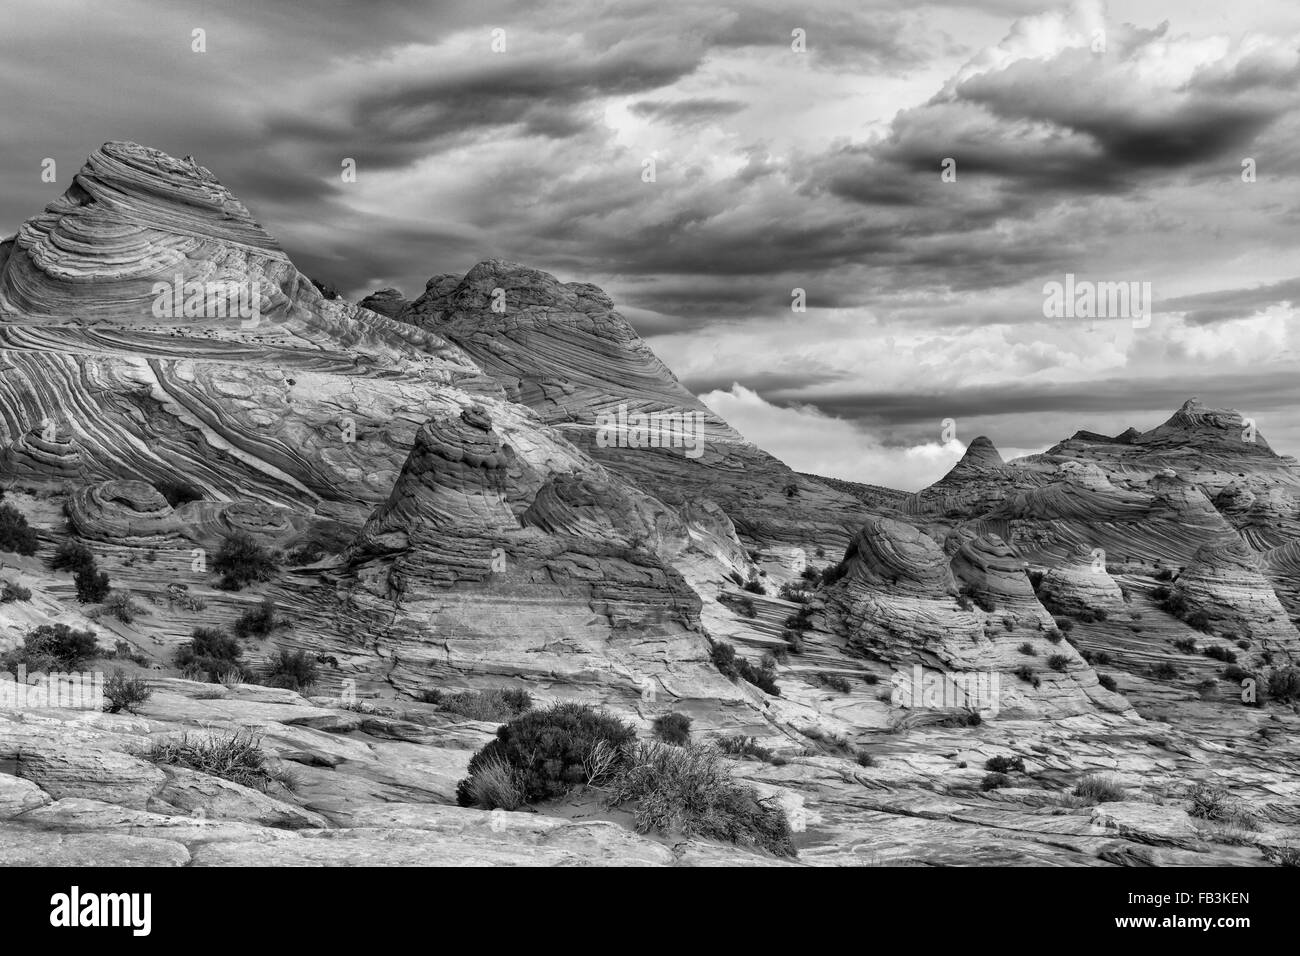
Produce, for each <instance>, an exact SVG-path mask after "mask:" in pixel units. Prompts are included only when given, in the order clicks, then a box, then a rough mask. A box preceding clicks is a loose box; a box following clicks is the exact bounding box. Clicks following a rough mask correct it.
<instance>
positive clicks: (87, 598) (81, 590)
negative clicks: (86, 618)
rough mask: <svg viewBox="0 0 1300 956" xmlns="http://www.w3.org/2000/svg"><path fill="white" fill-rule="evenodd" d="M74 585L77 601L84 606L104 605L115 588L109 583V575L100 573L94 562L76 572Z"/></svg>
mask: <svg viewBox="0 0 1300 956" xmlns="http://www.w3.org/2000/svg"><path fill="white" fill-rule="evenodd" d="M72 583H73V586H74V587H75V588H76V589H77V600H78V601H80V602H81V603H82V604H102V603H104V602H105V601H106V600H108V595H109V592H110V591H111V590H112V588H113V586H112V584H110V583H109V580H108V574H107V573H106V572H104V571H100V570H99V569H98V568H97V567H96V566H95V562H94V561H91V562H90V564H88V565H83V566H82V567H80V568H78V569H77V570H76V571H74V572H73V573H72Z"/></svg>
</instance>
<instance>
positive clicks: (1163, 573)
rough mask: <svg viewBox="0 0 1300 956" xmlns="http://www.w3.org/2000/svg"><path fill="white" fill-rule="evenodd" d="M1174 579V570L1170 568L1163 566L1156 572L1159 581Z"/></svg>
mask: <svg viewBox="0 0 1300 956" xmlns="http://www.w3.org/2000/svg"><path fill="white" fill-rule="evenodd" d="M1173 579H1174V572H1173V571H1172V570H1170V569H1169V568H1161V569H1160V570H1159V571H1157V572H1156V580H1157V581H1172V580H1173Z"/></svg>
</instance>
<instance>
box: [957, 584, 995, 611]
mask: <svg viewBox="0 0 1300 956" xmlns="http://www.w3.org/2000/svg"><path fill="white" fill-rule="evenodd" d="M957 595H958V597H964V598H966V599H967V600H969V601H971V602H972V603H974V604H975V606H976V607H978V608H979V609H980V610H981V611H984V612H986V613H987V612H992V611H996V610H997V608H998V606H997V603H996V602H995V601H994V600H993V598H992V596H990V595H988V594H986V593H984V592H983V591H980V590H978V589H977V588H974V587H972V586H971V585H969V584H963V585H962V586H961V587H960V588H959V589H958V591H957ZM963 610H967V609H966V608H963Z"/></svg>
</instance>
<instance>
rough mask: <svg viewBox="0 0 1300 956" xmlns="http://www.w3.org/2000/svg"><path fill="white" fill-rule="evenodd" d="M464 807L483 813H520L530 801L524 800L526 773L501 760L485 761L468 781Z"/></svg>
mask: <svg viewBox="0 0 1300 956" xmlns="http://www.w3.org/2000/svg"><path fill="white" fill-rule="evenodd" d="M465 790H466V794H465V796H466V800H467V801H468V802H467V803H465V804H464V805H465V806H470V807H478V808H479V809H481V810H498V809H500V810H518V809H519V808H520V807H522V806H523V805H524V804H525V803H527V802H528V801H527V800H526V799H525V797H524V786H523V774H522V773H520V771H519V770H517V769H516V768H514V767H512V766H510V764H508V763H507V762H506V761H505V760H504V759H503V758H501V757H490V758H488V759H487V760H485V761H483V764H482V766H480V767H479V768H478V771H477V772H476V773H475V774H474V775H473V776H470V777H467V778H466V781H465Z"/></svg>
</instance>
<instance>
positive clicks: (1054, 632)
mask: <svg viewBox="0 0 1300 956" xmlns="http://www.w3.org/2000/svg"><path fill="white" fill-rule="evenodd" d="M1044 636H1045V637H1046V638H1047V639H1048V640H1049V641H1051V642H1052V643H1053V644H1060V643H1061V641H1063V640H1065V635H1064V634H1062V633H1061V631H1060V630H1059V629H1058V628H1055V627H1053V628H1051V629H1049V630H1048V631H1047V633H1046V634H1045V635H1044Z"/></svg>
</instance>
